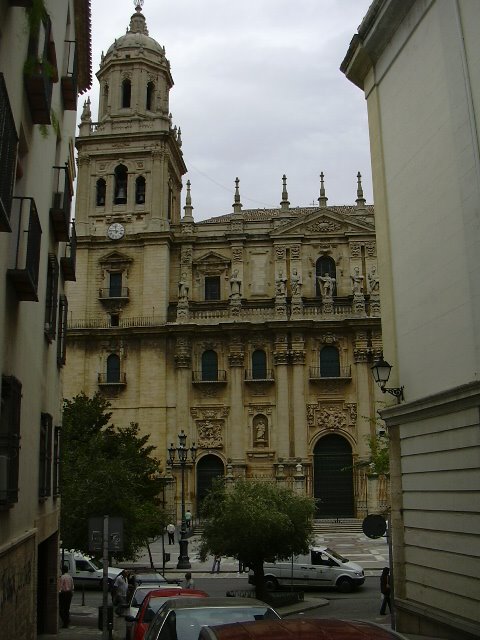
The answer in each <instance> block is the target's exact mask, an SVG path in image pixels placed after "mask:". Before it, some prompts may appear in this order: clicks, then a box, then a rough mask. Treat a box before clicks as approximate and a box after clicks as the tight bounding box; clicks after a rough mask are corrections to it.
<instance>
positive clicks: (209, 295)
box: [205, 276, 220, 300]
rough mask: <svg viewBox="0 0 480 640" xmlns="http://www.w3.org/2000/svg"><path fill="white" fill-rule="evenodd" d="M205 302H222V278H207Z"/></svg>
mask: <svg viewBox="0 0 480 640" xmlns="http://www.w3.org/2000/svg"><path fill="white" fill-rule="evenodd" d="M205 300H220V276H205Z"/></svg>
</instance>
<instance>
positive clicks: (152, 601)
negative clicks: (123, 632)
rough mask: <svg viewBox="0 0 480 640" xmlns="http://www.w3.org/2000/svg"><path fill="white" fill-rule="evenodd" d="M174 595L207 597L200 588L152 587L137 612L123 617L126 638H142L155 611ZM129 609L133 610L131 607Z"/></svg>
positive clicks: (129, 639)
mask: <svg viewBox="0 0 480 640" xmlns="http://www.w3.org/2000/svg"><path fill="white" fill-rule="evenodd" d="M174 596H181V597H182V598H185V597H187V598H206V597H208V593H206V591H201V590H200V589H182V588H181V587H175V588H172V589H169V588H164V589H153V590H152V591H149V592H148V593H147V595H146V596H145V598H144V599H143V602H142V604H141V606H140V608H139V609H138V611H137V614H136V615H132V614H130V615H127V616H126V617H125V622H126V628H127V636H126V638H127V640H143V639H144V636H145V633H146V631H147V629H148V627H149V625H150V623H151V622H152V620H153V618H154V617H155V614H156V613H157V611H158V610H159V609H160V607H161V606H162V605H163V604H164V603H165V602H166V601H167V600H168V598H172V597H174ZM131 610H132V611H133V609H131Z"/></svg>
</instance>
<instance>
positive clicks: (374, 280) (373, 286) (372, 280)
mask: <svg viewBox="0 0 480 640" xmlns="http://www.w3.org/2000/svg"><path fill="white" fill-rule="evenodd" d="M368 290H369V292H370V293H378V292H379V290H380V281H379V279H378V274H377V267H376V266H375V265H373V266H372V268H371V269H370V273H369V274H368Z"/></svg>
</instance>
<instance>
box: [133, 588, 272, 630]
mask: <svg viewBox="0 0 480 640" xmlns="http://www.w3.org/2000/svg"><path fill="white" fill-rule="evenodd" d="M279 618H280V616H279V615H278V613H277V612H276V611H275V609H272V607H270V606H269V605H268V604H265V602H261V601H260V600H255V599H254V598H228V597H226V598H182V597H178V598H177V597H175V598H169V599H168V600H167V601H166V602H165V604H163V605H162V606H161V607H160V609H159V610H158V611H157V613H156V614H155V617H154V619H153V620H152V622H151V623H150V626H149V627H148V630H147V633H146V634H145V640H197V639H198V634H199V633H200V629H201V628H202V626H204V625H211V626H213V625H217V624H224V623H225V622H242V621H243V622H246V621H247V620H264V619H279Z"/></svg>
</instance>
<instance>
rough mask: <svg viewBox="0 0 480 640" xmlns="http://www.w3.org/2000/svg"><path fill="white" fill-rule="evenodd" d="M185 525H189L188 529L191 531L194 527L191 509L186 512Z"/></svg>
mask: <svg viewBox="0 0 480 640" xmlns="http://www.w3.org/2000/svg"><path fill="white" fill-rule="evenodd" d="M185 524H186V525H187V529H190V527H191V526H192V513H191V511H190V509H187V510H186V511H185Z"/></svg>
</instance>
